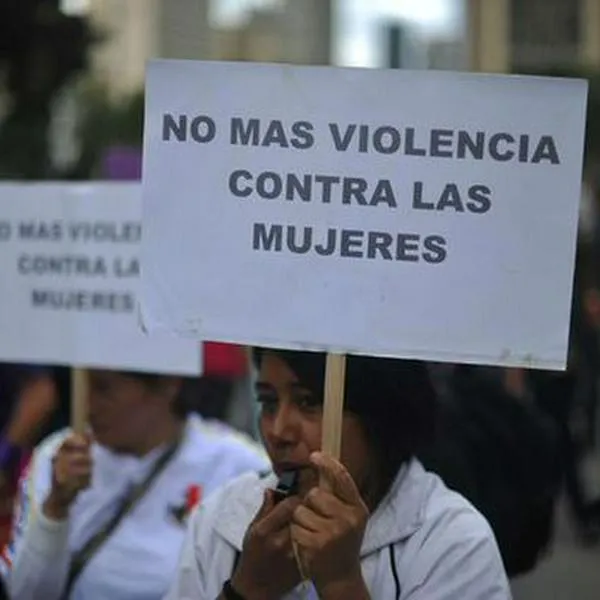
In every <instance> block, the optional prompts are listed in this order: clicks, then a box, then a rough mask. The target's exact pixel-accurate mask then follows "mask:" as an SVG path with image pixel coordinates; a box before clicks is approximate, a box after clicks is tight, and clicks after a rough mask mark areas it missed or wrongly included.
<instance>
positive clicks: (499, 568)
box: [400, 515, 512, 600]
mask: <svg viewBox="0 0 600 600" xmlns="http://www.w3.org/2000/svg"><path fill="white" fill-rule="evenodd" d="M465 517H466V518H461V517H458V518H457V519H456V520H455V521H454V522H453V523H449V524H448V525H447V526H446V528H441V530H437V531H435V532H434V533H435V535H431V536H428V537H427V538H426V539H425V540H424V542H423V545H422V546H421V549H420V552H419V553H418V557H417V558H416V559H415V561H414V563H413V568H412V569H411V572H410V574H409V576H408V578H407V581H404V582H402V581H401V582H400V583H401V586H402V596H401V597H402V600H467V599H468V600H511V597H512V596H511V591H510V585H509V583H508V579H507V577H506V573H505V571H504V566H503V564H502V558H501V556H500V552H499V550H498V546H497V544H496V540H495V538H494V536H493V534H492V532H491V530H490V529H489V527H488V526H487V523H484V522H483V520H480V519H476V520H474V519H472V518H471V517H470V516H466V515H465ZM444 529H446V530H445V531H444ZM432 533H433V532H432ZM449 540H452V541H449Z"/></svg>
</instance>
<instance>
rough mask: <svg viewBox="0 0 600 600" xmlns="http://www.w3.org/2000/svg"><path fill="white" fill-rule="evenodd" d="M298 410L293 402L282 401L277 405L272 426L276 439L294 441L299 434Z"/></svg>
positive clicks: (272, 432)
mask: <svg viewBox="0 0 600 600" xmlns="http://www.w3.org/2000/svg"><path fill="white" fill-rule="evenodd" d="M298 425H299V423H298V411H297V410H296V409H295V407H294V405H293V403H291V402H281V403H280V404H279V406H278V407H277V412H276V413H275V415H274V418H273V421H272V427H271V434H272V436H273V438H274V439H275V440H276V441H279V442H293V441H295V439H296V438H297V434H298Z"/></svg>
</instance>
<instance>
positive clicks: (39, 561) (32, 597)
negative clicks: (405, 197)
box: [2, 452, 69, 600]
mask: <svg viewBox="0 0 600 600" xmlns="http://www.w3.org/2000/svg"><path fill="white" fill-rule="evenodd" d="M50 468H51V466H50V457H49V456H48V455H47V453H45V452H36V455H35V456H34V458H33V459H32V461H31V463H30V466H29V467H28V468H27V471H26V472H25V474H24V475H23V477H22V478H21V481H20V483H19V490H18V497H17V503H16V510H15V515H14V518H13V526H12V530H11V541H10V542H9V544H8V546H7V547H6V548H5V549H4V551H3V553H2V569H3V576H4V580H5V585H6V588H7V590H8V592H9V594H10V597H11V598H18V599H19V600H37V599H39V598H44V599H45V600H60V598H61V596H62V593H63V588H64V585H65V582H66V579H67V574H68V569H69V551H68V533H69V523H68V521H64V522H58V521H51V520H49V519H47V518H46V517H45V516H44V515H43V514H42V511H41V504H42V502H43V499H44V498H45V496H46V494H47V489H48V486H47V485H45V484H46V482H47V481H48V479H49V469H50Z"/></svg>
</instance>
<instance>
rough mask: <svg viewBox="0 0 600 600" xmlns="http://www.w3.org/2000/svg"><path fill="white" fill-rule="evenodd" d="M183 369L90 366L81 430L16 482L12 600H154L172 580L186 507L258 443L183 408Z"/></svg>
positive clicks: (256, 465) (244, 461)
mask: <svg viewBox="0 0 600 600" xmlns="http://www.w3.org/2000/svg"><path fill="white" fill-rule="evenodd" d="M182 385H183V382H182V379H181V378H178V377H173V376H166V375H154V374H142V373H136V372H111V371H103V370H98V371H90V372H89V423H90V430H89V432H88V433H86V434H85V435H77V434H74V433H73V432H71V431H70V430H66V431H60V432H58V433H56V434H54V435H52V436H50V437H49V438H47V439H46V440H44V441H43V442H42V443H41V444H40V445H39V447H38V448H37V449H36V451H35V453H34V456H33V458H32V460H31V463H30V465H29V466H28V469H27V472H26V474H25V476H24V478H23V480H22V482H21V484H20V493H19V496H20V497H19V502H18V508H17V513H16V515H15V519H14V525H13V532H12V534H13V535H12V540H11V542H10V544H9V545H8V546H7V547H6V548H5V550H4V552H3V556H2V557H3V561H2V562H3V565H4V583H5V586H6V588H7V590H8V593H9V595H10V597H14V598H19V600H34V599H35V600H37V599H40V598H44V600H59V599H63V598H73V599H75V600H97V599H99V598H111V599H113V600H136V599H139V600H153V599H158V598H161V597H162V596H163V595H164V593H165V591H166V589H167V586H168V583H169V581H170V580H171V579H172V577H173V575H174V573H175V569H176V562H177V555H178V553H179V549H180V545H181V543H182V541H183V539H184V530H185V521H186V518H187V516H188V514H189V513H190V511H191V510H192V509H193V508H194V507H195V506H197V505H198V504H199V503H201V502H203V501H204V499H205V498H208V497H209V496H210V495H211V494H212V493H213V492H214V491H215V490H216V489H217V488H218V487H219V486H221V485H223V484H224V483H226V482H227V481H229V480H230V479H233V478H235V477H236V476H238V475H240V474H242V473H244V472H248V471H252V472H258V471H261V470H263V469H265V468H268V459H267V458H266V456H265V454H264V452H263V451H262V449H261V448H260V447H259V446H257V445H256V444H254V443H252V442H250V441H249V440H247V441H243V440H242V439H241V436H240V435H239V434H236V435H235V436H233V435H228V434H227V432H226V431H225V430H223V428H215V427H212V426H211V425H209V424H207V423H206V422H205V421H203V419H202V418H201V417H199V416H198V415H188V414H187V409H186V407H185V405H182V403H181V402H180V398H181V391H182Z"/></svg>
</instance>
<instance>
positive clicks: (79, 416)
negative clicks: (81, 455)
mask: <svg viewBox="0 0 600 600" xmlns="http://www.w3.org/2000/svg"><path fill="white" fill-rule="evenodd" d="M87 406H88V379H87V372H86V371H85V369H71V429H72V430H73V432H74V433H79V434H82V433H85V431H86V428H87V413H88V411H87Z"/></svg>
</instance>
